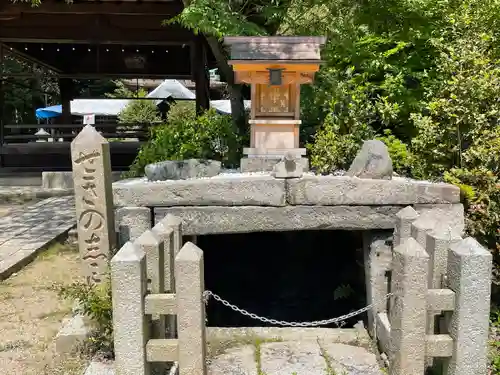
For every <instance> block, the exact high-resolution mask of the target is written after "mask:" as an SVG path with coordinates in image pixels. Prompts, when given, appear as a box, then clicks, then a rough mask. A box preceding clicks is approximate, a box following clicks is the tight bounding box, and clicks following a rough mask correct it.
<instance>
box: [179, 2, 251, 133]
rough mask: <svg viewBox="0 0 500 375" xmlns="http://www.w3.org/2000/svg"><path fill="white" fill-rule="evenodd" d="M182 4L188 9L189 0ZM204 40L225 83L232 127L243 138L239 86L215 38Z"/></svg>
mask: <svg viewBox="0 0 500 375" xmlns="http://www.w3.org/2000/svg"><path fill="white" fill-rule="evenodd" d="M182 3H183V4H184V8H187V7H189V5H190V3H191V0H182ZM205 38H206V39H207V43H208V45H209V46H210V49H211V51H212V53H213V55H214V57H215V60H216V61H217V66H218V67H219V70H220V71H221V73H222V74H223V75H224V77H225V78H226V81H227V86H228V91H229V98H230V101H231V118H232V119H233V125H234V127H235V128H236V129H238V132H239V135H240V136H243V135H244V134H245V133H246V121H245V106H244V104H243V95H242V92H241V85H237V84H236V83H235V82H234V72H233V68H231V67H230V66H229V64H228V63H227V56H226V54H225V53H224V49H223V48H222V45H221V44H220V43H219V41H218V40H217V38H215V37H213V36H205Z"/></svg>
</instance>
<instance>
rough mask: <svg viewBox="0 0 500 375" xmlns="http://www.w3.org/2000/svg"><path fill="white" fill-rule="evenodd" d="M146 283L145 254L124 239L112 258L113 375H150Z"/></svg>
mask: <svg viewBox="0 0 500 375" xmlns="http://www.w3.org/2000/svg"><path fill="white" fill-rule="evenodd" d="M146 283H147V279H146V254H145V253H144V251H142V250H141V249H139V248H138V247H137V246H136V245H134V244H133V243H131V242H127V243H126V244H125V245H123V247H122V248H121V249H120V250H119V251H118V253H117V254H116V255H115V256H114V257H113V259H112V260H111V288H112V293H113V335H114V348H115V370H116V375H151V373H150V369H151V368H150V365H149V363H148V362H147V359H146V343H147V341H148V338H149V332H148V327H149V318H148V316H147V315H145V305H144V297H145V295H146V293H147V286H146Z"/></svg>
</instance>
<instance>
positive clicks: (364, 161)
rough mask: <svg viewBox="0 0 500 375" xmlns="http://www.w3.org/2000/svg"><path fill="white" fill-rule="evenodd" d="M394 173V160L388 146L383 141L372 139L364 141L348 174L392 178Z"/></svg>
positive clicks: (361, 176)
mask: <svg viewBox="0 0 500 375" xmlns="http://www.w3.org/2000/svg"><path fill="white" fill-rule="evenodd" d="M392 173H393V171H392V160H391V157H390V156H389V151H388V150H387V146H386V145H385V144H384V142H382V141H379V140H370V141H365V142H364V143H363V146H362V147H361V150H360V151H359V152H358V154H357V155H356V157H355V158H354V161H353V162H352V164H351V166H350V167H349V170H348V171H347V176H351V177H359V178H373V179H380V180H391V179H392Z"/></svg>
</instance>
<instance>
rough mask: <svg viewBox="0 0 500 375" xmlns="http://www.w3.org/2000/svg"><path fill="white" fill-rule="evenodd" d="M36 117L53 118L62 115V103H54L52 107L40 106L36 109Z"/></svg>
mask: <svg viewBox="0 0 500 375" xmlns="http://www.w3.org/2000/svg"><path fill="white" fill-rule="evenodd" d="M35 113H36V117H37V118H39V119H48V118H53V117H57V116H60V115H61V113H62V105H61V104H58V105H53V106H51V107H46V108H38V109H37V110H36V112H35Z"/></svg>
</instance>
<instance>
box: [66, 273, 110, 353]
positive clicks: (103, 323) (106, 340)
mask: <svg viewBox="0 0 500 375" xmlns="http://www.w3.org/2000/svg"><path fill="white" fill-rule="evenodd" d="M58 289H59V295H60V296H61V297H62V298H64V299H68V300H70V301H72V302H76V303H77V305H78V312H79V313H81V314H82V315H85V316H87V317H89V318H90V319H91V321H92V323H93V325H92V327H93V330H92V332H91V335H90V337H89V339H88V342H86V343H85V344H86V345H85V350H86V351H88V352H89V354H90V355H95V354H100V355H102V356H104V357H106V358H112V357H113V356H114V349H113V305H112V302H111V282H110V280H109V279H107V280H106V281H105V282H103V283H101V284H87V283H85V282H78V283H73V284H71V285H69V286H63V287H59V288H58Z"/></svg>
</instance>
